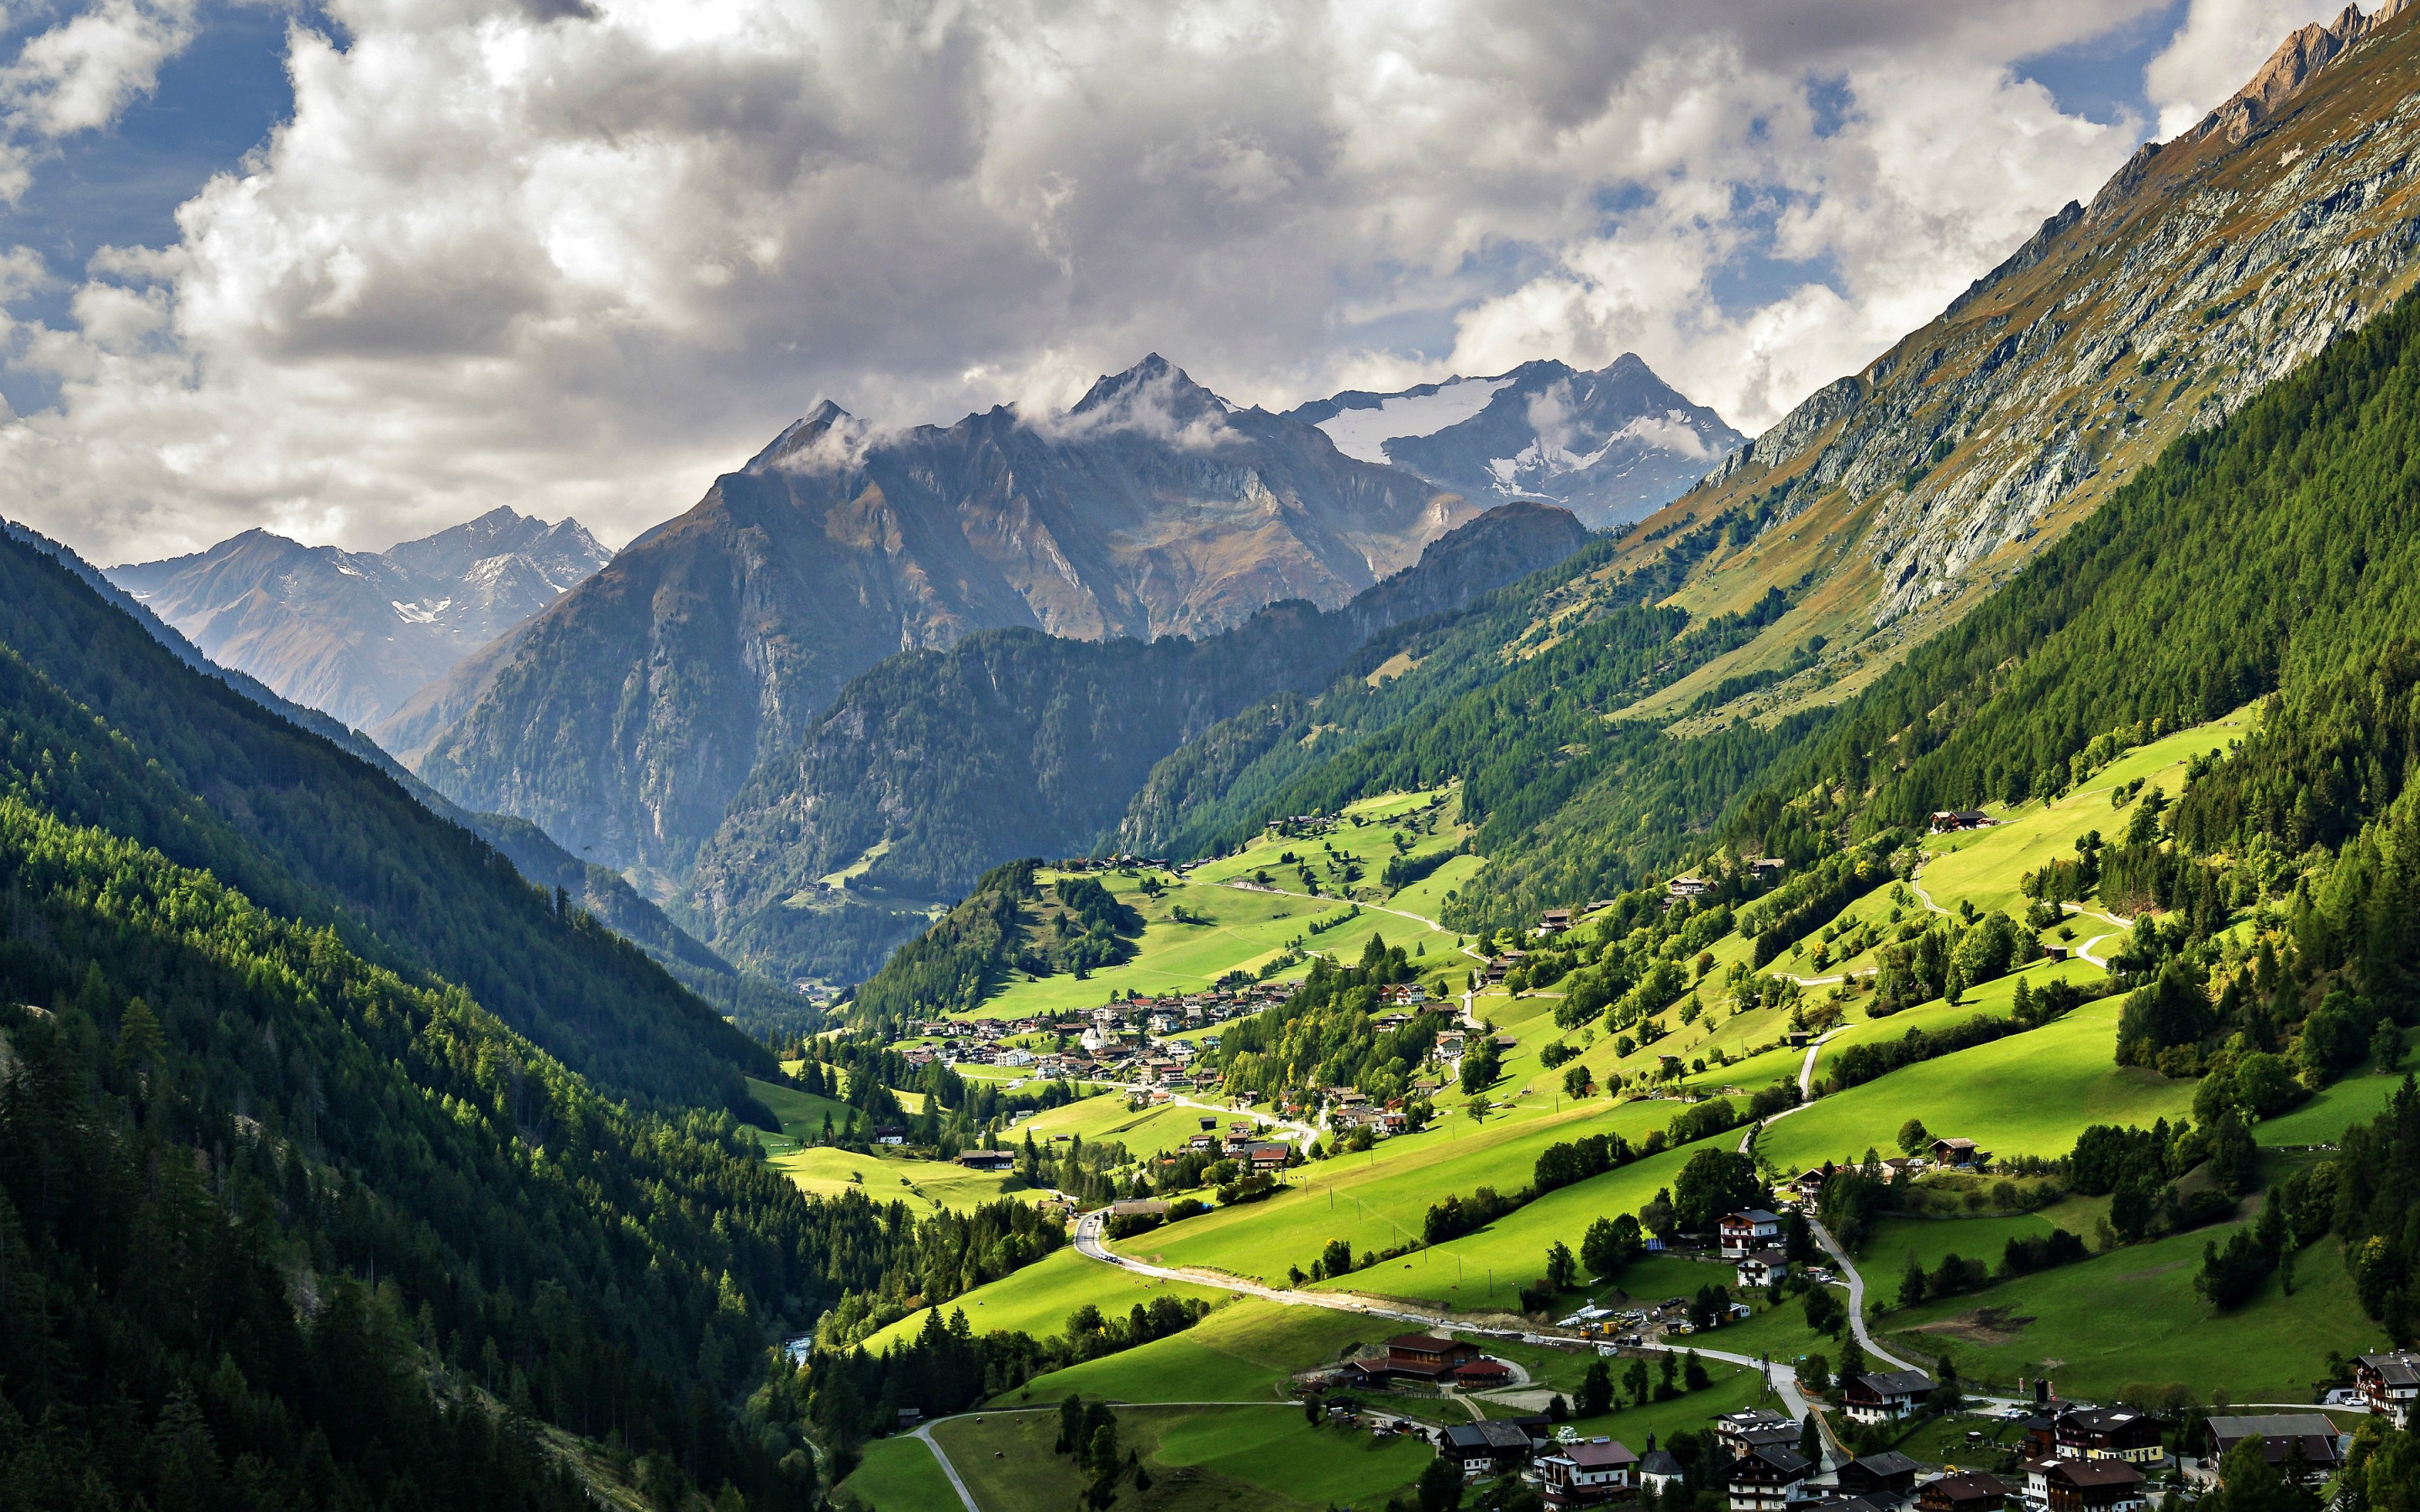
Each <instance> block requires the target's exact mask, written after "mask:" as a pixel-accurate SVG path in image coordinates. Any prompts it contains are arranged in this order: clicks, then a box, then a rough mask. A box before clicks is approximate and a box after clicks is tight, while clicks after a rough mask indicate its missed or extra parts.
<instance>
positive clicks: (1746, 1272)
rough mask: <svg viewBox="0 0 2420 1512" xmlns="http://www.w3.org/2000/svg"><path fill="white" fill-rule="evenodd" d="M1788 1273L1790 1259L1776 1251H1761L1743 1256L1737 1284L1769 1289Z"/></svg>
mask: <svg viewBox="0 0 2420 1512" xmlns="http://www.w3.org/2000/svg"><path fill="white" fill-rule="evenodd" d="M1789 1273H1790V1257H1789V1256H1787V1255H1784V1254H1783V1253H1782V1252H1781V1251H1779V1250H1777V1249H1761V1250H1758V1251H1757V1252H1756V1253H1755V1254H1753V1255H1748V1256H1743V1257H1741V1259H1740V1262H1739V1284H1740V1285H1741V1286H1743V1287H1756V1288H1764V1287H1769V1286H1771V1285H1773V1284H1774V1283H1775V1282H1776V1281H1778V1280H1780V1279H1781V1278H1782V1277H1783V1276H1786V1275H1788V1274H1789Z"/></svg>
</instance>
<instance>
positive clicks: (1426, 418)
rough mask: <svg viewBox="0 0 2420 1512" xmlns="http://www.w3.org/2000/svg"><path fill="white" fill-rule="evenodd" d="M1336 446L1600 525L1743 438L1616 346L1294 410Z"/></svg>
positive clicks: (1701, 468) (1667, 491)
mask: <svg viewBox="0 0 2420 1512" xmlns="http://www.w3.org/2000/svg"><path fill="white" fill-rule="evenodd" d="M1292 418H1294V419H1295V420H1299V421H1302V422H1304V423H1305V424H1312V425H1316V426H1318V427H1319V428H1320V429H1321V430H1324V431H1326V433H1327V435H1328V437H1329V439H1331V440H1334V441H1335V442H1336V445H1337V448H1338V450H1340V451H1342V452H1343V453H1344V454H1345V455H1348V456H1356V457H1359V458H1360V459H1361V460H1363V461H1365V462H1384V463H1389V464H1392V465H1393V466H1395V467H1399V468H1404V469H1406V470H1408V471H1413V472H1417V473H1419V475H1420V476H1421V477H1423V478H1426V479H1428V480H1429V481H1430V482H1432V483H1435V484H1436V485H1438V486H1441V487H1447V488H1451V489H1454V490H1455V491H1456V492H1459V493H1462V494H1466V495H1467V496H1468V497H1470V498H1471V499H1473V500H1476V501H1480V502H1481V503H1482V504H1483V503H1486V502H1489V501H1493V500H1497V499H1512V498H1523V499H1551V500H1553V501H1556V502H1558V503H1560V504H1564V505H1567V506H1569V507H1570V508H1571V510H1572V511H1573V512H1574V513H1575V514H1576V515H1578V516H1579V517H1580V518H1581V519H1582V520H1583V521H1584V522H1586V523H1587V524H1589V525H1590V526H1594V527H1598V528H1603V527H1605V526H1608V525H1620V524H1626V523H1628V522H1629V521H1631V520H1635V519H1640V518H1643V517H1646V516H1648V515H1651V514H1652V513H1654V511H1655V510H1657V509H1658V508H1660V507H1662V506H1663V505H1665V504H1667V503H1669V502H1670V501H1672V500H1674V499H1677V498H1679V497H1680V496H1681V495H1682V494H1683V493H1684V492H1686V491H1687V489H1688V488H1689V486H1691V485H1692V484H1695V483H1696V482H1697V481H1698V480H1699V478H1702V477H1704V476H1705V475H1706V474H1707V473H1708V472H1709V471H1713V469H1714V465H1715V464H1716V463H1718V462H1720V461H1721V460H1722V459H1723V457H1724V455H1726V454H1728V453H1729V452H1730V450H1731V449H1732V448H1733V447H1736V446H1738V445H1739V444H1740V443H1741V442H1742V441H1744V440H1746V439H1747V438H1745V437H1744V436H1742V435H1741V434H1740V433H1739V432H1737V431H1735V430H1733V429H1731V428H1730V426H1729V425H1727V424H1723V419H1722V417H1721V416H1720V415H1717V414H1715V413H1714V411H1713V410H1712V409H1707V408H1706V407H1705V406H1703V405H1700V404H1693V403H1691V402H1690V400H1689V399H1688V398H1687V397H1686V396H1685V395H1683V394H1682V393H1680V391H1678V390H1676V389H1674V388H1673V387H1672V386H1671V385H1670V384H1668V383H1666V382H1665V381H1664V380H1663V379H1662V378H1657V377H1656V376H1655V375H1654V373H1652V371H1650V370H1649V368H1648V366H1647V364H1646V363H1642V362H1640V361H1639V360H1638V359H1637V357H1635V356H1632V355H1630V354H1628V353H1624V354H1623V355H1622V356H1621V358H1619V359H1618V360H1616V361H1615V362H1614V363H1613V364H1612V365H1611V366H1610V367H1605V368H1600V369H1598V370H1597V371H1596V372H1593V373H1576V372H1574V371H1573V370H1572V369H1571V368H1570V367H1568V366H1566V365H1565V364H1563V363H1552V362H1545V363H1522V364H1521V365H1520V366H1519V367H1516V368H1514V369H1513V370H1512V371H1511V372H1510V373H1504V374H1499V375H1497V377H1495V378H1448V379H1446V380H1445V381H1444V382H1442V383H1423V384H1421V385H1420V386H1419V388H1416V389H1406V390H1404V392H1402V393H1366V392H1364V391H1361V390H1358V389H1356V390H1352V391H1349V392H1347V393H1340V394H1338V395H1336V396H1335V397H1334V398H1332V399H1321V400H1318V401H1316V402H1315V403H1311V404H1307V405H1304V406H1303V407H1302V408H1300V409H1295V410H1294V411H1292Z"/></svg>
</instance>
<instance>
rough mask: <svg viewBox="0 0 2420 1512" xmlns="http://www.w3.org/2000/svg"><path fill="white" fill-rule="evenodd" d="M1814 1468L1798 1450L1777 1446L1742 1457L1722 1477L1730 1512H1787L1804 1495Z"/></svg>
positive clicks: (1734, 1461) (1735, 1460)
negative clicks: (1808, 1476)
mask: <svg viewBox="0 0 2420 1512" xmlns="http://www.w3.org/2000/svg"><path fill="white" fill-rule="evenodd" d="M1814 1468H1815V1467H1814V1466H1813V1465H1811V1464H1809V1463H1808V1462H1807V1457H1806V1456H1804V1455H1802V1454H1800V1453H1799V1452H1798V1451H1796V1450H1795V1449H1784V1448H1780V1447H1778V1446H1776V1445H1767V1446H1766V1447H1764V1448H1761V1449H1757V1450H1754V1451H1752V1452H1750V1453H1748V1454H1745V1455H1742V1456H1740V1458H1737V1459H1734V1460H1732V1461H1731V1464H1730V1470H1729V1471H1728V1472H1727V1473H1725V1475H1724V1477H1723V1485H1724V1489H1725V1490H1726V1491H1728V1492H1729V1493H1730V1512H1784V1509H1785V1508H1787V1507H1788V1506H1789V1505H1790V1504H1791V1503H1792V1502H1795V1501H1800V1500H1803V1499H1804V1498H1805V1495H1806V1487H1807V1473H1808V1472H1810V1471H1811V1470H1813V1469H1814Z"/></svg>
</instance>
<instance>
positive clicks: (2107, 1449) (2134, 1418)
mask: <svg viewBox="0 0 2420 1512" xmlns="http://www.w3.org/2000/svg"><path fill="white" fill-rule="evenodd" d="M2165 1426H2166V1425H2165V1424H2164V1423H2163V1422H2162V1421H2161V1420H2160V1419H2159V1418H2156V1417H2153V1416H2151V1415H2150V1414H2149V1413H2148V1412H2136V1411H2134V1410H2133V1408H2131V1407H2110V1408H2099V1407H2079V1408H2076V1409H2073V1410H2072V1411H2070V1412H2061V1413H2060V1414H2059V1415H2058V1418H2057V1421H2056V1422H2055V1423H2054V1424H2053V1425H2052V1428H2051V1432H2052V1435H2053V1440H2054V1443H2055V1444H2056V1446H2057V1455H2058V1458H2061V1459H2123V1460H2125V1461H2126V1462H2127V1463H2129V1464H2134V1465H2157V1464H2161V1463H2163V1462H2164V1461H2165V1460H2166V1458H2167V1450H2166V1449H2165V1448H2164V1446H2163V1445H2162V1444H2161V1443H2160V1430H2161V1428H2163V1427H2165Z"/></svg>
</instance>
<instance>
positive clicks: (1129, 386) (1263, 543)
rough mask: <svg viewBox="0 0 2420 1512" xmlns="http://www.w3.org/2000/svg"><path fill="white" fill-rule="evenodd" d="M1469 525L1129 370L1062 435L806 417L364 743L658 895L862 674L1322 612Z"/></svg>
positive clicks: (1028, 422) (1286, 429)
mask: <svg viewBox="0 0 2420 1512" xmlns="http://www.w3.org/2000/svg"><path fill="white" fill-rule="evenodd" d="M1480 512H1481V509H1480V507H1475V506H1473V505H1472V504H1471V503H1469V502H1468V501H1465V500H1463V499H1461V498H1459V497H1457V496H1455V495H1454V494H1452V493H1450V492H1449V491H1447V490H1444V489H1440V488H1438V487H1437V486H1435V485H1432V484H1429V483H1426V482H1423V481H1422V480H1420V479H1419V478H1417V477H1414V476H1412V475H1411V474H1410V473H1407V472H1404V471H1401V470H1399V469H1395V468H1390V467H1386V466H1382V465H1375V464H1372V463H1369V462H1365V461H1360V460H1357V459H1356V458H1354V457H1351V456H1348V455H1344V454H1343V453H1342V452H1341V451H1339V450H1338V449H1337V447H1336V446H1335V444H1334V443H1333V442H1332V441H1331V440H1329V439H1328V437H1327V436H1326V433H1324V432H1322V431H1321V430H1319V429H1317V428H1315V427H1313V426H1311V425H1309V424H1303V423H1301V422H1299V421H1295V420H1292V419H1288V418H1287V417H1285V416H1282V415H1274V414H1270V413H1268V412H1267V411H1265V410H1262V409H1237V408H1235V407H1234V406H1233V405H1231V404H1229V403H1228V402H1227V401H1225V400H1224V399H1221V398H1219V397H1218V395H1217V394H1215V393H1211V392H1209V391H1208V390H1207V389H1204V388H1202V387H1201V386H1200V385H1199V384H1196V383H1194V382H1193V381H1192V380H1191V379H1190V378H1187V377H1186V376H1185V374H1184V373H1183V372H1181V371H1179V370H1178V369H1176V368H1174V367H1171V365H1169V363H1166V362H1164V361H1163V360H1161V359H1160V358H1158V357H1156V356H1154V357H1150V358H1147V359H1145V360H1144V361H1143V362H1142V363H1139V364H1137V365H1136V366H1135V367H1133V368H1131V369H1129V370H1128V371H1126V372H1125V373H1121V374H1118V375H1116V376H1114V377H1110V378H1103V379H1101V380H1100V381H1099V382H1098V383H1096V384H1095V385H1094V387H1093V390H1092V392H1091V393H1088V394H1086V395H1085V396H1084V398H1083V400H1082V402H1081V403H1079V404H1078V405H1077V406H1076V408H1075V409H1073V410H1071V411H1069V412H1067V413H1065V414H1062V415H1053V416H1045V417H1038V418H1036V417H1029V416H1024V415H1020V414H1018V413H1016V412H1015V411H1012V410H1009V409H991V410H989V411H987V412H985V413H983V414H975V415H969V416H967V417H966V418H965V419H964V420H961V421H959V422H958V423H957V424H954V425H951V426H948V427H946V428H944V427H941V426H938V425H924V426H919V427H917V428H915V429H912V430H907V431H900V432H888V433H884V432H876V431H873V430H871V429H870V428H869V427H867V426H866V425H864V424H861V423H860V422H858V421H855V420H852V419H851V418H850V417H849V416H848V415H846V414H845V413H844V412H843V411H842V410H841V409H838V408H837V407H836V406H833V405H830V404H826V405H823V406H821V407H820V408H818V409H816V410H815V411H814V414H812V415H810V416H809V417H808V418H806V419H805V420H802V421H800V422H799V423H798V424H794V425H792V426H791V427H790V428H789V429H787V430H785V431H783V433H782V435H781V436H780V437H779V438H778V439H776V440H774V442H773V443H772V444H771V445H770V446H768V447H767V448H766V449H765V450H764V451H763V452H762V453H760V454H759V455H757V456H755V457H754V458H753V459H752V460H751V461H750V462H749V463H748V464H747V466H745V467H744V468H742V469H741V470H739V471H737V472H732V473H729V474H726V475H725V476H723V477H721V478H720V479H718V480H717V481H716V482H715V485H714V486H713V488H712V489H711V490H710V491H709V492H708V493H707V494H706V498H705V499H704V500H703V501H701V502H700V503H699V504H698V505H697V506H696V507H695V508H694V509H692V510H690V512H689V513H688V514H686V515H684V516H682V517H680V518H678V519H675V520H673V521H671V522H669V523H667V524H665V525H662V526H659V527H658V528H657V529H655V530H653V531H650V532H647V533H646V534H645V535H644V536H642V537H640V538H639V539H638V540H637V541H635V542H633V543H631V545H630V546H629V547H628V548H627V549H625V550H624V551H623V552H622V554H621V555H620V556H618V557H616V558H615V559H614V560H613V563H612V565H610V566H608V567H607V568H606V569H605V570H604V571H603V572H601V573H599V574H597V577H596V578H594V579H591V580H589V581H588V582H586V583H583V584H582V585H581V587H580V588H578V589H577V590H575V591H573V592H572V593H571V594H567V595H566V597H565V598H564V600H563V602H561V603H560V604H557V605H556V606H555V607H554V608H553V609H550V610H548V611H547V612H546V613H545V614H542V615H540V616H539V617H538V618H537V619H536V620H535V621H534V622H532V623H531V624H530V625H528V626H527V627H526V628H525V629H523V630H522V631H521V632H520V634H519V635H518V636H516V637H515V638H514V639H513V640H512V641H511V642H510V643H509V644H508V645H505V646H502V647H496V648H491V649H490V650H489V652H487V653H485V654H483V655H482V656H479V657H477V658H476V659H474V660H473V661H471V662H468V663H466V664H464V665H463V666H462V667H461V668H460V669H458V671H457V672H456V673H455V674H454V675H452V676H449V677H448V678H447V679H446V680H445V681H444V682H442V683H441V684H438V685H437V686H435V687H430V688H428V689H427V690H425V691H424V692H423V693H422V694H421V695H420V696H419V697H417V698H415V699H414V700H412V701H411V704H410V705H409V706H407V707H406V708H404V709H403V710H402V711H401V712H400V713H398V714H397V715H396V717H393V718H391V719H390V720H388V721H387V722H386V723H385V724H384V725H382V726H380V728H379V729H378V730H377V731H376V732H375V733H377V734H378V736H379V738H380V741H381V742H382V743H383V744H385V745H386V747H387V748H388V749H390V750H393V751H395V752H396V753H397V754H398V755H400V756H402V757H403V758H404V759H405V760H406V761H407V762H409V763H411V764H412V765H413V766H414V767H415V768H416V769H417V770H418V771H419V772H420V773H421V775H422V776H424V777H426V778H427V779H428V780H429V781H430V782H431V783H433V784H434V785H436V786H437V787H438V788H439V789H441V790H442V791H443V792H445V793H447V794H448V795H451V796H453V797H454V798H455V799H456V800H457V801H458V802H462V803H465V804H467V805H469V806H470V807H472V808H474V809H489V810H501V811H504V812H510V813H518V814H521V815H523V816H524V817H526V818H529V819H532V820H534V821H535V822H536V823H538V824H539V825H543V826H545V828H546V829H547V830H548V831H549V832H550V833H551V834H553V835H555V836H557V837H558V838H559V839H561V840H562V841H564V843H565V844H566V846H568V847H570V848H571V849H572V851H573V852H574V853H575V854H578V855H582V856H587V857H589V858H591V859H595V860H597V861H601V862H605V863H607V864H610V865H613V866H616V867H622V868H634V867H635V868H644V869H647V870H650V871H657V872H665V873H676V872H677V871H678V870H679V869H680V867H681V866H682V864H683V863H684V861H685V858H686V856H688V854H689V853H690V851H691V850H692V849H693V848H694V847H695V846H696V845H697V844H699V843H700V842H702V841H705V840H706V837H707V836H709V835H711V834H713V833H714V831H715V828H716V826H717V825H720V824H721V821H722V816H723V810H724V808H725V806H726V805H727V804H728V803H729V802H730V800H731V797H732V795H734V794H735V793H736V792H737V791H738V788H739V785H740V783H741V782H742V781H743V780H744V779H746V778H747V776H748V774H749V772H750V771H751V770H752V769H753V768H754V767H755V766H756V764H758V763H759V762H760V761H763V760H764V759H765V758H767V757H768V756H771V755H773V754H774V753H776V752H778V751H782V750H784V749H788V748H794V747H796V746H797V745H798V744H799V742H800V741H801V740H802V739H804V738H805V736H806V733H807V732H808V731H809V730H810V729H811V728H812V727H813V725H814V720H815V718H816V716H817V715H818V714H819V713H820V712H821V711H822V710H823V708H824V707H825V705H827V704H828V703H830V702H831V700H832V697H833V695H834V694H836V693H838V692H839V691H840V688H841V687H842V685H843V684H845V682H846V681H847V680H848V679H849V678H851V677H854V676H855V675H857V674H858V673H859V672H861V671H865V670H866V669H867V668H869V667H872V666H873V665H875V664H876V662H878V661H880V660H882V659H883V658H884V657H886V656H893V655H896V654H897V653H899V652H901V651H906V650H915V649H918V648H924V647H940V646H947V645H950V644H953V643H954V642H956V641H957V640H960V639H962V638H964V637H965V636H967V635H969V634H970V633H972V632H974V631H976V630H982V629H989V628H1011V627H1016V628H1024V629H1033V630H1041V631H1045V632H1047V633H1048V634H1051V635H1056V636H1065V637H1072V638H1076V639H1079V640H1108V639H1111V638H1115V637H1132V638H1135V639H1137V640H1151V639H1154V638H1156V637H1158V636H1162V635H1166V634H1170V633H1171V632H1174V633H1182V634H1187V635H1203V634H1211V633H1216V632H1218V631H1219V630H1223V629H1226V628H1228V627H1230V626H1232V625H1237V624H1240V623H1241V622H1242V621H1244V620H1245V619H1247V618H1249V616H1250V615H1251V614H1252V612H1253V611H1254V610H1256V609H1260V608H1262V607H1263V606H1264V605H1267V604H1271V603H1275V602H1277V601H1279V600H1281V599H1288V598H1303V599H1309V600H1311V602H1312V603H1313V604H1315V605H1317V606H1319V607H1320V608H1322V609H1333V608H1336V607H1338V606H1340V605H1342V604H1343V603H1344V602H1345V601H1346V600H1347V599H1349V598H1351V597H1352V596H1353V595H1354V594H1357V593H1358V592H1360V591H1361V590H1363V589H1366V588H1368V587H1370V586H1371V585H1373V583H1375V582H1377V581H1378V580H1379V579H1382V578H1384V577H1386V576H1387V575H1388V574H1389V573H1392V572H1395V571H1397V570H1398V569H1400V568H1403V567H1406V566H1409V565H1410V564H1411V563H1413V562H1414V561H1415V560H1416V559H1417V558H1418V557H1419V553H1420V548H1422V547H1423V546H1425V545H1426V544H1427V543H1428V542H1430V541H1432V540H1435V538H1436V537H1437V536H1439V535H1441V534H1443V533H1444V532H1446V531H1448V530H1450V529H1451V528H1452V527H1454V526H1455V525H1458V524H1460V523H1462V522H1463V521H1465V520H1467V519H1470V518H1472V517H1475V516H1477V515H1478V514H1479V513H1480Z"/></svg>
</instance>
